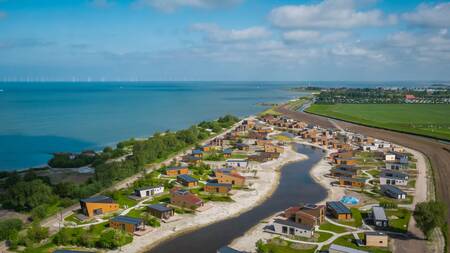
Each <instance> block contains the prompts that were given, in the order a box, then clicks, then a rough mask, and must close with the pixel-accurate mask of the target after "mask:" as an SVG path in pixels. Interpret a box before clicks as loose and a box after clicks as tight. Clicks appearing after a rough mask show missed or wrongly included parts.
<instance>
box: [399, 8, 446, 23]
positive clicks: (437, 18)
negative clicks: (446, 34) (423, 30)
mask: <svg viewBox="0 0 450 253" xmlns="http://www.w3.org/2000/svg"><path fill="white" fill-rule="evenodd" d="M402 17H403V19H404V20H406V21H407V22H410V23H411V24H414V25H419V26H427V27H441V28H445V27H447V28H448V27H450V3H440V4H436V5H429V4H421V5H419V6H418V7H417V9H416V10H415V11H414V12H409V13H405V14H403V15H402Z"/></svg>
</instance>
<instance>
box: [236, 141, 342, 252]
mask: <svg viewBox="0 0 450 253" xmlns="http://www.w3.org/2000/svg"><path fill="white" fill-rule="evenodd" d="M294 143H296V144H302V145H308V146H312V147H315V148H319V149H321V150H323V151H326V155H325V156H324V157H323V158H322V159H320V161H319V162H317V163H316V164H314V166H313V167H312V168H311V169H310V171H309V175H310V177H311V178H312V179H313V181H314V182H316V183H317V184H320V185H321V186H322V187H323V188H325V189H326V191H327V195H326V196H325V198H323V199H322V200H320V201H318V202H316V203H315V204H321V203H324V202H326V201H329V200H330V199H332V197H333V196H335V195H336V193H335V191H336V190H337V189H336V188H333V187H332V186H331V185H330V184H329V183H327V182H325V180H326V179H327V178H326V177H324V175H325V174H326V173H327V172H328V171H329V170H330V169H331V168H332V166H331V165H330V164H328V162H327V161H326V159H324V158H326V156H327V155H328V154H329V153H330V152H331V150H330V149H326V148H323V147H321V146H319V145H315V144H311V143H309V142H306V141H303V140H301V141H300V140H298V139H297V140H295V141H294ZM280 212H281V211H280ZM280 212H278V213H275V214H273V215H271V216H269V217H266V218H264V219H262V220H261V221H260V222H259V223H258V224H256V225H255V226H253V227H252V228H250V229H249V230H247V231H246V232H245V233H244V235H243V236H241V237H238V238H235V239H234V240H233V241H232V242H231V243H230V246H231V247H232V248H235V249H238V250H241V251H248V252H255V244H256V242H257V241H258V240H260V239H262V240H264V239H269V238H272V237H273V235H272V234H269V233H266V232H264V231H263V228H264V226H266V225H267V223H266V221H268V220H271V219H272V218H273V217H275V216H277V215H278V214H279V213H280Z"/></svg>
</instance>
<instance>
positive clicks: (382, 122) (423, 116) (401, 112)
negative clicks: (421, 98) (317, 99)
mask: <svg viewBox="0 0 450 253" xmlns="http://www.w3.org/2000/svg"><path fill="white" fill-rule="evenodd" d="M307 112H310V113H314V114H319V115H323V116H329V117H333V118H338V119H342V120H346V121H350V122H354V123H359V124H364V125H368V126H375V127H381V128H386V129H392V130H396V131H401V132H407V133H413V134H419V135H425V136H429V137H434V138H439V139H444V140H450V104H332V105H329V104H314V105H312V106H311V107H310V108H308V109H307Z"/></svg>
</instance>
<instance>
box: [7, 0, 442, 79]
mask: <svg viewBox="0 0 450 253" xmlns="http://www.w3.org/2000/svg"><path fill="white" fill-rule="evenodd" d="M449 28H450V2H448V1H425V2H424V1H414V0H408V1H406V0H404V1H403V0H395V1H394V0H393V1H387V0H378V1H377V0H314V1H293V0H278V1H275V0H273V1H272V0H128V1H119V0H83V1H82V0H58V1H54V0H39V1H35V0H0V81H1V80H27V79H29V80H88V79H90V80H361V81H363V80H375V81H376V80H379V81H381V80H449V79H450V71H449V69H450V35H449V32H448V29H449Z"/></svg>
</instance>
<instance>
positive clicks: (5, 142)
mask: <svg viewBox="0 0 450 253" xmlns="http://www.w3.org/2000/svg"><path fill="white" fill-rule="evenodd" d="M420 84H421V83H411V82H408V83H405V82H401V83H399V82H391V83H380V82H369V83H367V82H366V83H361V82H295V83H294V82H291V83H287V82H284V83H283V82H141V83H125V82H124V83H92V82H91V83H0V170H11V169H17V168H25V167H30V166H38V165H42V164H45V163H46V162H47V161H48V159H49V158H50V155H49V154H51V153H53V152H57V151H72V152H76V151H81V150H83V149H92V148H93V149H100V148H102V147H104V146H107V145H113V144H114V143H117V142H118V141H121V140H124V139H128V138H131V137H145V136H149V135H151V134H152V133H154V132H155V131H165V130H167V129H170V130H177V129H181V128H186V127H188V126H190V125H192V124H195V123H198V122H199V121H202V120H211V119H215V118H218V117H220V116H223V115H224V114H227V113H231V114H234V115H237V116H245V115H249V114H254V113H256V112H259V111H261V110H263V109H264V108H263V107H262V106H258V105H257V103H258V102H280V101H285V100H287V99H291V98H293V97H296V96H299V95H301V94H298V93H293V92H290V91H288V88H290V87H297V86H300V85H314V86H321V87H340V86H351V87H357V86H361V87H377V86H391V87H392V86H397V87H398V86H407V85H420Z"/></svg>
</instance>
